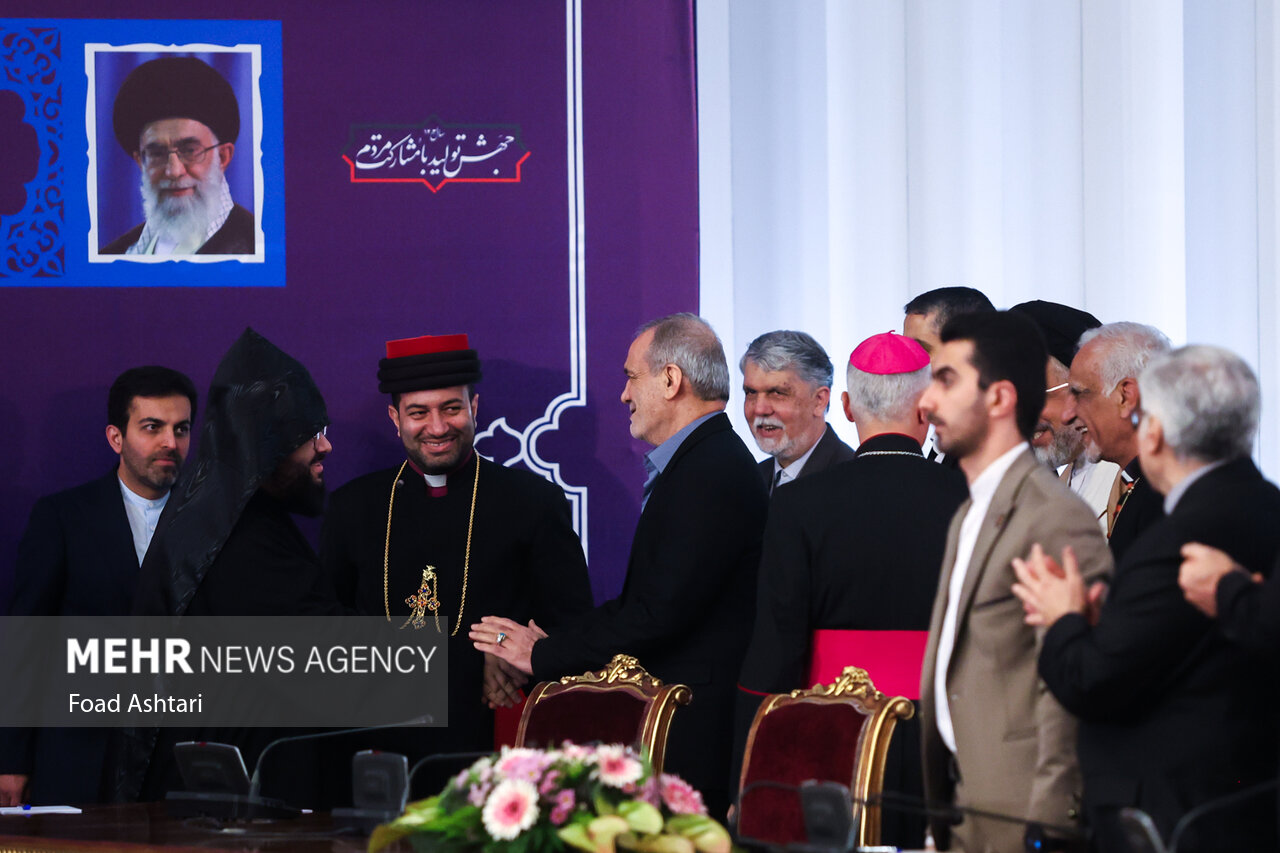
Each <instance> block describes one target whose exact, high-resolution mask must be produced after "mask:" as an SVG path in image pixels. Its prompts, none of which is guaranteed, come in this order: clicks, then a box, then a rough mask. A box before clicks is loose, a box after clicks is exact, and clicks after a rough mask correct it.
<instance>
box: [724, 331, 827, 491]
mask: <svg viewBox="0 0 1280 853" xmlns="http://www.w3.org/2000/svg"><path fill="white" fill-rule="evenodd" d="M738 368H739V369H740V370H741V371H742V393H743V394H744V395H745V399H744V401H743V404H742V406H743V415H744V416H745V417H746V419H747V426H749V427H750V428H751V434H752V435H753V436H754V437H755V440H756V444H757V445H758V446H759V448H760V449H761V450H762V451H764V452H765V453H768V454H769V456H770V457H772V458H770V459H766V460H764V461H763V462H761V463H760V466H759V467H760V476H761V477H762V478H763V479H764V483H765V486H767V487H768V489H769V492H770V494H772V493H773V490H774V489H775V488H776V487H778V486H783V485H786V484H787V483H790V482H792V481H793V480H795V479H797V478H799V477H808V476H810V475H812V474H815V473H817V472H818V471H822V470H825V469H826V468H829V467H831V466H832V465H835V464H837V463H839V462H847V461H849V460H850V459H852V458H853V448H851V447H849V445H847V444H845V443H844V442H843V441H841V440H840V439H839V438H838V437H837V436H836V434H835V431H834V430H833V429H831V426H830V425H829V424H828V423H827V409H828V408H830V406H831V378H832V374H833V371H832V369H831V359H830V358H829V357H828V356H827V351H826V350H824V349H823V348H822V345H821V344H819V343H818V342H817V341H815V340H814V339H813V338H812V337H811V336H809V335H807V334H805V333H804V332H791V331H785V330H779V331H776V332H766V333H764V334H763V335H761V336H760V337H758V338H756V339H755V340H754V341H752V342H751V343H750V345H748V347H747V352H746V354H745V355H743V356H742V360H741V361H739V362H738Z"/></svg>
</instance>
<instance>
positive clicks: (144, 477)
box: [132, 450, 182, 492]
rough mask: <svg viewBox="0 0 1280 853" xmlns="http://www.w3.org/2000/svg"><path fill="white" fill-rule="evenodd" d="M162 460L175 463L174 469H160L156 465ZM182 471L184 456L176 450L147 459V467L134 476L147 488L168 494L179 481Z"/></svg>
mask: <svg viewBox="0 0 1280 853" xmlns="http://www.w3.org/2000/svg"><path fill="white" fill-rule="evenodd" d="M162 459H167V460H169V461H171V462H173V467H172V468H158V467H156V463H157V462H159V461H160V460H162ZM181 469H182V454H180V453H178V451H176V450H165V451H160V452H159V453H154V454H152V455H151V456H148V457H147V462H146V465H145V466H144V467H143V469H142V470H141V471H133V472H132V473H133V475H134V476H135V477H137V478H138V479H139V480H140V481H141V482H143V483H145V484H146V485H147V486H149V487H151V488H152V489H155V490H156V491H158V492H167V491H168V490H169V489H170V488H171V487H172V486H173V484H174V483H175V482H177V479H178V472H179V471H180V470H181Z"/></svg>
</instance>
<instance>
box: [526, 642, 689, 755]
mask: <svg viewBox="0 0 1280 853" xmlns="http://www.w3.org/2000/svg"><path fill="white" fill-rule="evenodd" d="M613 691H621V692H622V693H625V694H628V695H631V696H634V697H635V698H636V699H637V700H639V701H641V702H644V703H646V705H647V707H646V709H645V712H644V719H643V723H642V724H641V728H640V732H639V734H638V739H637V741H636V742H633V743H632V744H631V745H632V746H634V747H636V748H638V749H640V750H641V751H642V752H644V753H645V754H647V755H648V756H649V760H650V761H651V762H652V763H653V767H654V770H655V771H656V772H659V773H660V772H662V764H663V758H664V756H665V754H666V749H667V733H668V732H669V731H670V729H671V718H672V716H673V715H674V714H675V712H676V708H678V707H679V706H681V705H688V704H689V702H690V701H691V700H692V699H693V692H692V691H691V690H690V689H689V688H688V687H686V686H685V685H683V684H666V685H664V684H663V683H662V682H661V681H659V680H658V679H657V678H654V677H653V676H652V675H650V674H649V673H648V672H647V671H645V669H644V667H642V666H641V665H640V664H639V662H638V661H637V660H636V659H635V658H633V657H631V656H630V655H615V656H614V658H613V660H611V661H610V662H609V664H608V666H606V667H605V668H604V669H601V670H598V671H596V672H584V673H583V674H582V675H567V676H565V677H564V678H561V679H560V680H559V681H543V682H541V683H539V684H537V685H536V686H534V688H533V690H532V691H531V692H530V693H529V698H528V699H526V700H525V705H524V711H523V712H522V713H521V714H520V727H519V728H518V729H517V730H516V744H515V745H516V746H518V747H522V746H524V745H525V740H526V734H527V732H528V729H529V720H530V718H531V717H532V715H533V714H535V713H536V712H537V709H538V706H539V705H540V704H542V703H544V702H546V701H547V700H549V699H552V698H554V697H556V696H563V695H565V694H567V693H574V694H584V693H586V694H590V693H609V692H613Z"/></svg>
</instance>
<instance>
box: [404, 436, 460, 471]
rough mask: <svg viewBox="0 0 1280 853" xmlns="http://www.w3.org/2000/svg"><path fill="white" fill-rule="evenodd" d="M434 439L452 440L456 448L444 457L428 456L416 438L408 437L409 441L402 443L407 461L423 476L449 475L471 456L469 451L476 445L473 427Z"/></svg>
mask: <svg viewBox="0 0 1280 853" xmlns="http://www.w3.org/2000/svg"><path fill="white" fill-rule="evenodd" d="M436 437H437V438H454V439H456V442H457V446H456V447H455V449H454V451H453V452H452V453H449V454H447V455H445V456H439V455H437V456H428V455H427V453H426V451H424V450H423V449H422V445H421V444H420V443H419V442H418V439H417V438H414V437H412V436H410V438H409V440H408V441H406V442H405V443H404V450H405V453H406V454H408V456H409V459H410V460H412V461H413V464H414V465H415V466H416V467H417V469H418V470H419V471H421V472H422V473H423V474H449V473H451V472H453V471H454V470H455V469H457V467H458V466H459V465H461V464H462V463H463V462H464V461H466V459H467V457H468V456H470V455H471V449H472V448H473V447H475V443H476V433H475V427H474V426H473V427H472V428H471V429H470V430H453V431H450V433H449V434H448V435H447V436H436Z"/></svg>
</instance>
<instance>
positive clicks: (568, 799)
mask: <svg viewBox="0 0 1280 853" xmlns="http://www.w3.org/2000/svg"><path fill="white" fill-rule="evenodd" d="M575 805H576V800H575V798H574V795H573V789H572V788H566V789H565V790H563V791H561V792H560V793H558V794H556V805H555V808H553V809H552V810H551V822H552V823H553V824H555V825H556V826H560V825H562V824H563V823H564V822H565V821H566V820H568V819H569V815H571V814H573V807H574V806H575Z"/></svg>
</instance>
